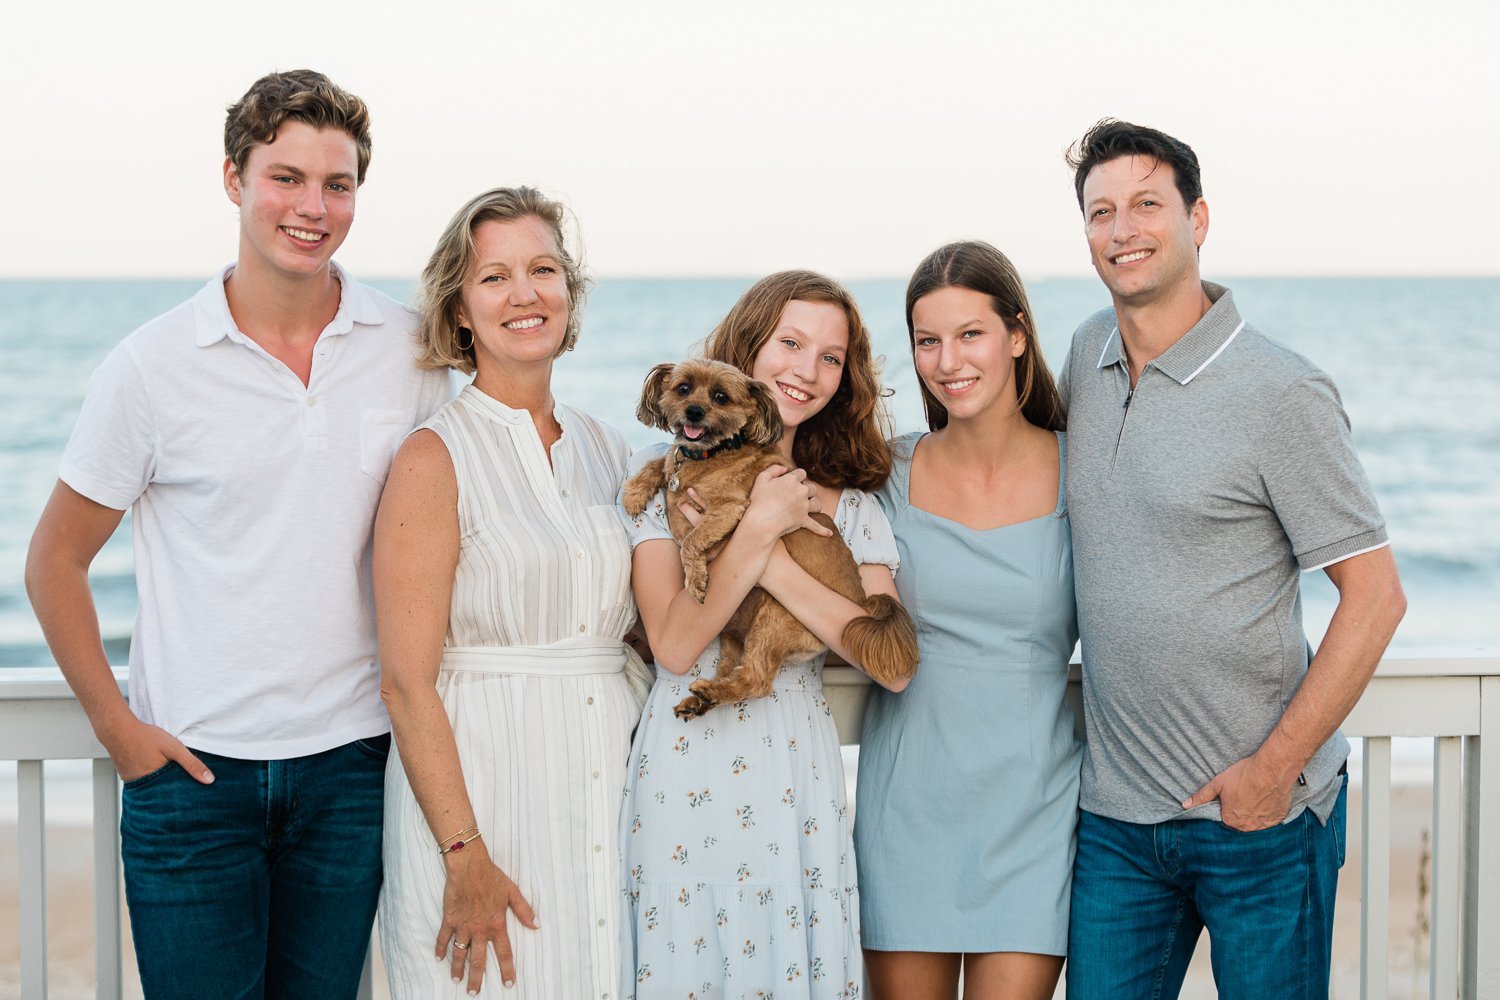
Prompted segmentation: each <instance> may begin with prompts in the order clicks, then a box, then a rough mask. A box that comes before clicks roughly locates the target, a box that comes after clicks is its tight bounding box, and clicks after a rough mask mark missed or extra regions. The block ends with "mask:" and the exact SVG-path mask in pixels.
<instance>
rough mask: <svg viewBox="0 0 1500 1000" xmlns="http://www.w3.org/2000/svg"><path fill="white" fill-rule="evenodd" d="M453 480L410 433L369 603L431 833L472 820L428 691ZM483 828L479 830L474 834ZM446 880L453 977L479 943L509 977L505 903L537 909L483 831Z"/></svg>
mask: <svg viewBox="0 0 1500 1000" xmlns="http://www.w3.org/2000/svg"><path fill="white" fill-rule="evenodd" d="M458 546H459V542H458V482H457V479H456V478H455V475H454V471H453V461H452V459H451V458H450V457H449V455H448V450H447V448H446V446H444V444H443V442H442V441H441V439H439V438H438V436H437V435H436V434H434V433H432V432H430V431H423V432H419V433H417V434H413V435H412V436H411V437H410V438H408V439H407V441H406V443H405V444H403V445H402V446H401V450H400V451H399V452H398V453H397V455H396V460H395V462H394V463H393V464H392V466H391V473H390V477H389V479H387V481H386V486H385V493H384V494H383V495H382V497H381V500H380V511H379V513H378V514H377V515H376V518H375V557H374V577H375V608H376V622H377V625H378V628H379V634H380V664H381V680H380V696H381V698H382V699H384V701H385V704H386V708H387V710H388V711H389V712H390V715H391V726H392V728H393V729H394V730H395V737H396V746H397V749H398V751H399V753H400V755H401V764H402V766H403V767H404V768H405V769H406V777H407V780H408V781H409V782H410V783H411V788H412V792H413V794H414V795H415V796H416V799H417V804H418V805H419V806H420V807H421V809H422V815H423V816H424V817H425V818H426V820H427V826H428V828H429V829H430V830H431V831H432V837H433V841H432V848H431V849H432V850H433V851H436V850H438V848H439V839H438V838H441V837H451V836H453V835H455V834H457V833H459V832H460V831H464V830H467V829H469V828H471V827H475V826H477V825H478V824H477V823H476V821H475V816H474V807H473V805H472V803H471V802H470V801H469V793H468V790H467V789H466V788H465V786H464V777H463V771H462V769H461V767H460V765H459V759H458V745H457V743H456V742H455V741H454V738H453V727H452V725H450V724H449V722H448V714H447V712H446V711H445V710H444V709H443V704H442V701H441V699H440V698H439V697H438V693H437V678H438V667H439V665H440V664H441V662H442V655H443V642H444V638H445V636H446V634H447V629H448V612H449V604H450V602H451V600H452V596H453V575H454V572H455V571H456V569H457V567H458ZM493 832H494V831H489V830H482V829H481V830H480V833H481V835H483V834H486V833H493ZM443 860H444V862H445V863H446V869H447V884H446V887H445V888H444V891H443V920H442V924H441V926H440V927H438V928H436V932H437V939H436V945H435V949H434V950H435V953H436V955H437V957H438V958H439V959H440V960H441V959H444V958H447V957H448V955H449V941H450V939H451V940H454V941H457V942H458V943H460V944H462V943H470V945H471V947H470V949H469V950H467V951H465V950H462V949H455V950H454V951H453V953H452V965H453V975H454V976H455V978H457V977H459V976H460V975H461V973H462V972H463V966H464V962H465V959H467V960H468V961H469V988H470V989H471V990H474V989H478V988H479V984H480V982H481V980H482V979H483V976H484V962H485V956H486V950H485V949H486V945H487V944H490V943H492V944H493V945H494V948H495V953H496V954H497V955H498V956H499V958H500V972H501V976H502V977H503V978H504V980H505V981H506V982H507V983H511V982H513V981H514V980H515V975H516V973H515V962H514V959H513V957H512V952H511V947H510V938H509V935H508V932H507V930H506V911H507V909H513V910H514V911H515V913H516V916H517V917H518V918H519V919H520V920H521V922H522V923H523V924H525V925H526V926H528V927H532V928H534V927H535V926H536V918H535V916H534V915H533V914H532V911H531V907H530V905H529V904H528V903H527V902H526V900H525V899H523V898H522V896H521V893H520V891H519V890H518V889H517V888H516V884H515V882H513V881H512V880H511V879H510V877H509V876H508V875H506V874H505V873H504V872H503V871H501V870H500V869H499V868H498V867H496V866H495V865H494V863H493V862H491V861H490V857H489V852H488V851H487V850H486V849H485V847H484V841H483V839H480V840H476V841H474V842H472V843H470V844H468V845H467V846H466V847H465V849H463V850H462V851H455V852H452V853H450V854H447V855H444V857H443Z"/></svg>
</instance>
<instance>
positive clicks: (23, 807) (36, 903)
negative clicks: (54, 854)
mask: <svg viewBox="0 0 1500 1000" xmlns="http://www.w3.org/2000/svg"><path fill="white" fill-rule="evenodd" d="M16 789H17V792H18V796H17V797H18V799H19V802H18V805H19V809H18V810H17V816H16V820H17V823H16V826H17V831H16V832H17V834H18V835H19V836H18V841H19V842H18V845H17V846H18V847H19V848H20V850H19V851H18V855H19V858H20V862H21V884H20V889H21V996H23V997H25V998H26V1000H46V996H47V849H46V841H45V839H44V837H45V836H46V825H47V814H46V807H45V804H44V800H43V793H42V762H41V761H39V760H19V761H16Z"/></svg>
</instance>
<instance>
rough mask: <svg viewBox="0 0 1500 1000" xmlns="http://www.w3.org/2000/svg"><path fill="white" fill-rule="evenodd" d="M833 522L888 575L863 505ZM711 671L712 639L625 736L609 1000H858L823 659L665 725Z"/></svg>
mask: <svg viewBox="0 0 1500 1000" xmlns="http://www.w3.org/2000/svg"><path fill="white" fill-rule="evenodd" d="M660 454H661V453H660V451H659V450H658V452H657V457H660ZM659 508H660V509H659ZM663 510H664V507H662V506H661V505H658V504H653V505H652V506H650V507H648V509H647V511H646V512H645V513H644V514H643V515H642V517H641V518H640V521H641V522H642V523H641V524H640V525H636V526H634V527H633V529H632V542H636V543H638V542H640V541H644V540H645V539H646V538H653V537H669V535H668V534H667V532H666V525H665V517H664V514H663V513H662V512H661V511H663ZM653 519H655V521H656V522H659V523H653ZM834 523H835V525H836V527H837V528H838V529H839V531H840V533H841V534H842V536H843V538H844V540H845V541H846V542H847V543H848V544H849V546H850V548H851V550H852V551H853V552H854V555H855V559H856V561H858V562H861V563H884V564H885V565H888V566H891V567H892V569H894V568H895V563H896V543H895V539H894V538H893V537H892V535H891V531H890V526H889V524H888V523H887V522H886V520H885V514H884V512H883V511H882V510H881V508H880V506H879V505H878V504H876V503H874V502H872V501H871V499H870V498H869V497H868V496H867V495H865V494H862V493H859V492H857V491H853V490H846V491H845V492H844V494H843V497H842V498H841V501H840V503H839V505H838V508H837V509H836V511H835V512H834ZM717 667H718V644H717V642H715V643H713V644H711V645H710V646H709V648H708V649H707V650H705V651H704V653H703V655H702V656H700V657H699V658H698V662H697V663H696V664H694V665H693V667H692V668H691V669H689V670H688V671H687V673H685V674H683V675H681V676H675V675H673V674H670V673H667V672H665V671H660V672H658V674H657V680H656V683H655V686H654V687H653V688H652V691H651V696H650V699H649V700H648V702H647V706H648V707H647V711H646V713H645V716H644V718H643V721H642V722H641V725H640V729H639V730H638V731H637V733H636V737H635V746H634V748H633V751H632V760H631V767H630V769H629V771H628V772H627V773H628V775H630V783H629V787H628V788H627V789H626V799H625V804H624V808H623V809H622V811H621V826H620V838H621V841H620V842H621V851H622V853H623V858H624V864H623V865H622V866H621V870H622V872H624V873H625V877H624V884H623V885H622V887H621V899H622V901H623V905H624V907H625V910H626V918H625V923H626V925H627V926H626V928H625V940H624V942H623V947H624V949H625V951H624V954H625V958H626V961H625V963H624V967H625V970H626V972H625V974H624V975H622V982H621V993H622V994H623V996H624V997H626V998H628V1000H655V998H671V1000H681V998H683V997H697V998H701V1000H708V998H713V1000H723V998H756V997H768V998H769V997H774V998H776V1000H860V998H862V997H863V996H864V993H863V986H864V967H863V964H862V958H861V953H860V943H859V890H858V888H857V886H856V884H855V882H856V880H855V867H854V853H853V850H852V848H851V838H850V823H849V810H848V803H847V802H846V801H845V796H844V773H843V764H842V760H841V757H840V753H839V744H838V735H837V733H836V732H835V730H834V726H833V719H832V717H831V712H830V709H829V707H828V701H827V699H826V698H824V697H823V681H822V676H823V675H822V658H821V657H819V658H817V659H814V660H812V661H809V662H806V663H797V664H787V665H786V666H783V667H782V670H781V673H780V674H779V675H778V677H777V680H776V686H775V690H774V693H773V694H772V695H771V696H769V697H766V698H760V699H755V700H752V701H745V702H739V703H737V704H733V705H721V706H718V707H716V708H714V709H713V710H711V711H710V712H708V713H707V714H706V715H703V716H700V717H699V718H696V719H688V720H683V719H678V718H677V717H676V716H674V715H673V714H672V707H673V706H674V705H676V704H677V702H678V701H680V700H681V699H682V698H684V697H686V695H687V693H688V690H687V688H688V685H689V684H691V683H692V682H693V681H694V680H695V679H697V678H698V677H704V676H707V677H712V676H713V675H714V673H715V671H716V670H717ZM726 783H727V784H726ZM643 969H644V970H647V971H648V972H649V975H648V976H646V977H645V978H642V977H641V975H640V973H641V970H643Z"/></svg>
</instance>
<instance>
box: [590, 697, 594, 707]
mask: <svg viewBox="0 0 1500 1000" xmlns="http://www.w3.org/2000/svg"><path fill="white" fill-rule="evenodd" d="M593 703H594V696H593V695H589V704H590V705H592V704H593Z"/></svg>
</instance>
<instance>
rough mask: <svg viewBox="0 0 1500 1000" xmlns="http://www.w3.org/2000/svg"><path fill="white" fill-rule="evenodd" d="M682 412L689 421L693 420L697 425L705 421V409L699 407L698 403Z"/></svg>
mask: <svg viewBox="0 0 1500 1000" xmlns="http://www.w3.org/2000/svg"><path fill="white" fill-rule="evenodd" d="M682 412H683V414H684V415H685V416H686V417H687V418H688V419H689V420H691V421H692V422H693V423H695V424H696V423H697V422H698V421H700V420H702V419H703V407H701V406H699V405H698V404H697V403H694V404H693V405H692V406H689V407H688V408H687V409H685V410H683V411H682Z"/></svg>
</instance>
